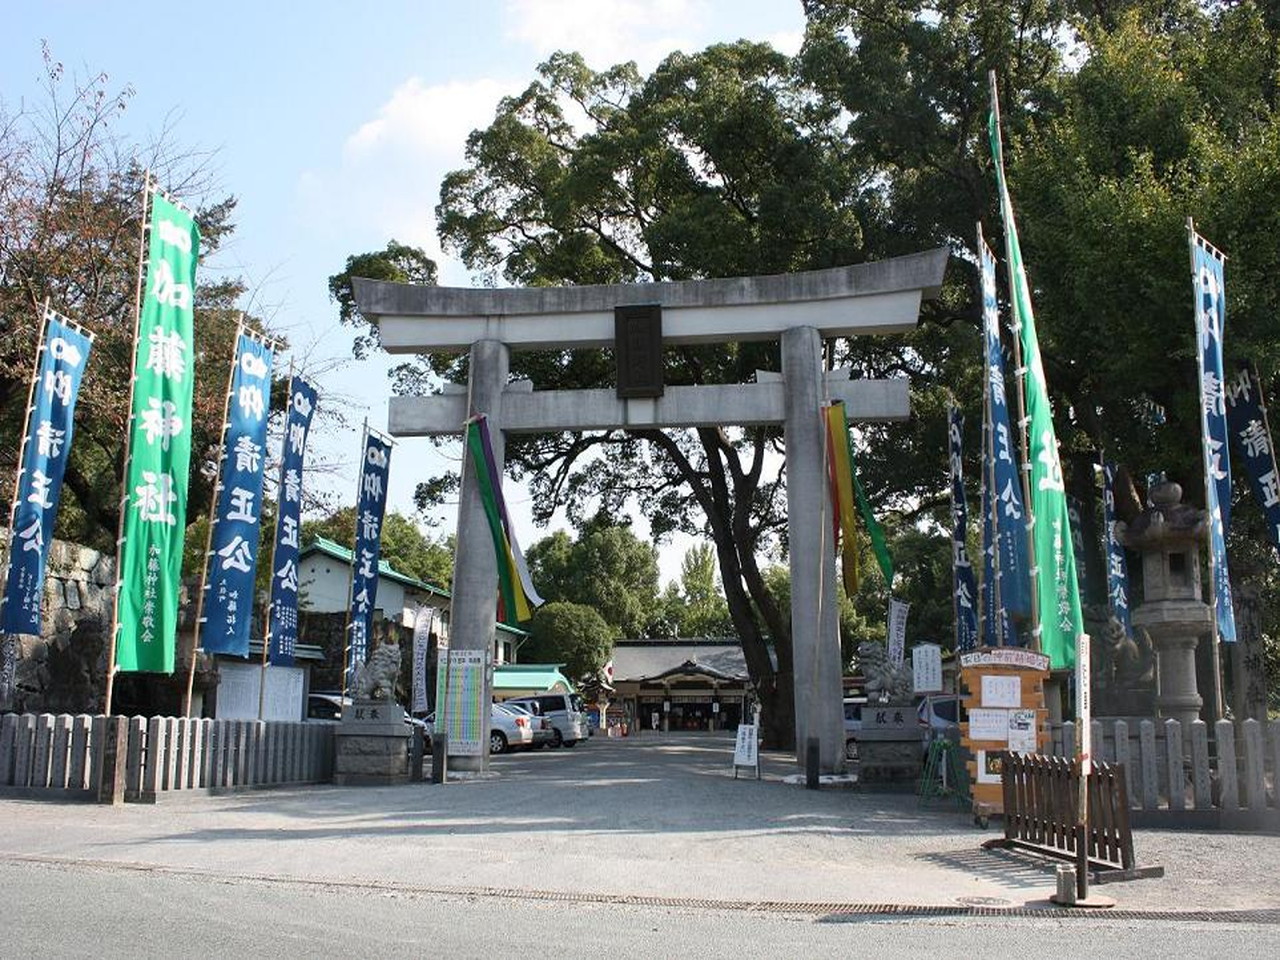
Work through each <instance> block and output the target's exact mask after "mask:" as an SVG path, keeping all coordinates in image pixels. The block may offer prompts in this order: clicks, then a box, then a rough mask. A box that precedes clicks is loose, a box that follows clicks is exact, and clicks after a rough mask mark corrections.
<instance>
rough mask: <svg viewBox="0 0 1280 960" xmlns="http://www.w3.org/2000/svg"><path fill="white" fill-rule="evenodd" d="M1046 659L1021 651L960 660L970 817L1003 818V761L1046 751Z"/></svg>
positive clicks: (978, 653)
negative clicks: (1012, 755)
mask: <svg viewBox="0 0 1280 960" xmlns="http://www.w3.org/2000/svg"><path fill="white" fill-rule="evenodd" d="M1048 678H1049V658H1048V657H1047V656H1045V655H1044V654H1042V653H1036V652H1035V651H1032V650H1026V649H1024V648H1022V647H979V648H978V649H977V650H971V651H969V652H968V653H962V654H960V689H961V694H962V699H961V703H963V705H964V708H965V717H966V720H965V722H963V723H961V724H960V734H961V742H962V743H963V744H964V746H965V747H966V748H968V750H969V752H970V754H972V757H973V759H972V760H970V761H969V763H968V769H969V782H970V784H972V786H973V804H974V810H975V811H981V812H983V813H985V814H999V813H1003V812H1004V793H1003V786H1002V783H1001V778H1000V771H1001V767H1002V764H1003V760H1004V757H1005V756H1006V755H1007V754H1008V753H1009V752H1010V751H1011V750H1012V751H1014V752H1018V753H1034V752H1042V751H1044V750H1046V749H1047V748H1048V747H1049V711H1048V710H1047V709H1046V708H1045V703H1044V682H1045V680H1047V679H1048Z"/></svg>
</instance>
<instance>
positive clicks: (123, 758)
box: [0, 713, 334, 803]
mask: <svg viewBox="0 0 1280 960" xmlns="http://www.w3.org/2000/svg"><path fill="white" fill-rule="evenodd" d="M333 731H334V726H333V725H332V724H325V723H283V722H277V721H270V722H264V721H257V720H203V719H196V718H188V717H127V718H126V717H110V718H108V717H105V716H101V715H99V716H89V715H86V714H81V715H79V716H71V715H69V714H59V715H57V716H55V715H53V714H48V713H42V714H38V715H37V714H6V715H5V716H4V717H0V793H8V794H10V795H12V794H20V795H26V796H61V797H65V798H74V799H86V800H99V799H101V800H103V801H104V802H113V801H114V802H118V801H119V800H120V799H123V800H126V801H140V802H146V803H150V802H155V801H156V800H159V799H161V798H162V797H164V796H166V795H176V794H178V793H181V792H184V791H188V792H189V791H197V790H200V791H206V792H218V791H223V790H239V789H250V788H255V787H266V786H277V785H283V784H302V783H324V782H328V781H329V780H330V779H331V778H332V776H333V751H334V737H333ZM113 741H114V742H113Z"/></svg>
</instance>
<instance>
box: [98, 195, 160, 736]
mask: <svg viewBox="0 0 1280 960" xmlns="http://www.w3.org/2000/svg"><path fill="white" fill-rule="evenodd" d="M154 192H155V188H154V187H153V186H152V183H151V171H150V170H149V169H148V170H147V171H146V172H145V173H144V174H143V178H142V226H141V229H140V230H139V231H138V275H137V284H136V286H135V288H134V296H133V353H132V354H131V355H130V367H129V419H128V421H127V422H126V424H125V431H124V436H125V456H124V469H123V470H122V471H121V473H120V519H119V524H118V526H117V529H116V584H115V589H114V590H113V591H112V597H113V599H112V603H111V633H110V635H109V637H108V640H107V682H106V689H105V691H104V692H103V698H102V712H103V714H104V715H106V716H110V715H111V696H112V694H113V693H114V691H115V682H116V646H117V645H118V644H119V641H120V637H119V633H120V573H121V566H122V564H121V561H122V560H123V559H124V519H125V511H126V510H128V509H129V489H128V484H129V466H130V464H131V462H132V461H133V401H134V392H135V390H136V389H137V386H138V327H139V325H140V324H141V323H142V280H143V275H144V274H145V272H146V267H147V235H148V234H149V233H150V232H151V225H150V223H149V222H148V213H149V210H150V207H151V194H152V193H154Z"/></svg>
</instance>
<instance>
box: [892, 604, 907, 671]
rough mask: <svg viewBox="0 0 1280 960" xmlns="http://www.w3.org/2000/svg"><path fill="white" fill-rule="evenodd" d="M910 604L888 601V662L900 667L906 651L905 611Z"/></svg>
mask: <svg viewBox="0 0 1280 960" xmlns="http://www.w3.org/2000/svg"><path fill="white" fill-rule="evenodd" d="M910 607H911V604H909V603H903V602H902V601H901V600H890V601H889V662H890V663H892V664H893V665H894V666H895V667H900V666H902V661H903V660H904V659H905V657H906V649H907V610H908V609H910Z"/></svg>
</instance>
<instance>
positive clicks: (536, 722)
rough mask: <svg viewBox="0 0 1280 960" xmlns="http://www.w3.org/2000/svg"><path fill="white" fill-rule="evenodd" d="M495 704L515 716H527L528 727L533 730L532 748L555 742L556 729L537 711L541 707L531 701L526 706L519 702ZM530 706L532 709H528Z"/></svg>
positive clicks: (537, 748) (538, 748) (536, 748)
mask: <svg viewBox="0 0 1280 960" xmlns="http://www.w3.org/2000/svg"><path fill="white" fill-rule="evenodd" d="M497 706H498V707H499V708H500V709H502V710H506V711H508V712H509V713H514V714H515V715H516V716H521V717H528V718H529V727H530V729H532V730H533V748H534V749H535V750H541V749H542V748H543V747H545V746H546V745H547V744H549V743H553V742H555V737H556V731H555V727H553V726H552V725H551V721H550V720H548V719H547V718H546V717H544V716H543V715H542V714H541V713H540V712H539V711H540V710H541V708H540V707H539V706H538V705H537V704H536V703H531V704H529V705H528V706H527V707H526V706H524V705H523V704H519V703H499V704H497ZM530 707H532V708H533V709H530Z"/></svg>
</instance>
